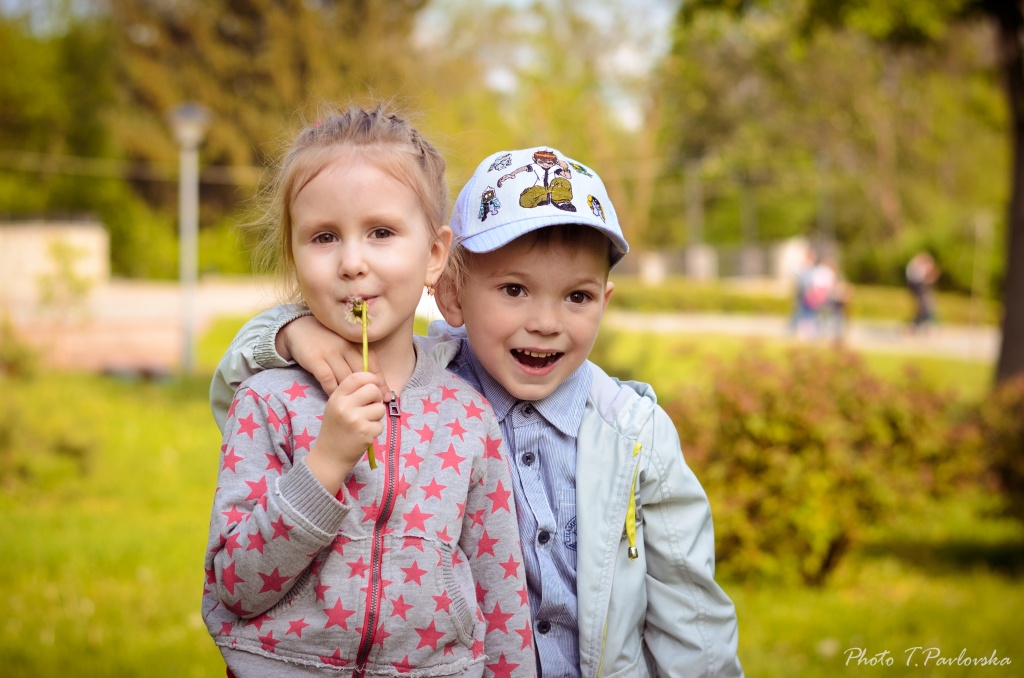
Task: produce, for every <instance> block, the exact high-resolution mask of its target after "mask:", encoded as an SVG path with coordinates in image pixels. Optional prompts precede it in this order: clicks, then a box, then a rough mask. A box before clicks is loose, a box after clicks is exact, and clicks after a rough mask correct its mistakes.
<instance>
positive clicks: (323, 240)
mask: <svg viewBox="0 0 1024 678" xmlns="http://www.w3.org/2000/svg"><path fill="white" fill-rule="evenodd" d="M335 240H337V238H336V237H335V236H334V234H333V233H317V234H316V235H315V236H314V237H313V242H315V243H319V244H321V245H325V244H327V243H329V242H334V241H335Z"/></svg>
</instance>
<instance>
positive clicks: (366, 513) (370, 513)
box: [359, 499, 379, 523]
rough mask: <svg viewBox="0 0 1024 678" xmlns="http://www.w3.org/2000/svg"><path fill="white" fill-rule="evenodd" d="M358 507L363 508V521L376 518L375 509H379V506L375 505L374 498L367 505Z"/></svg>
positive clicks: (371, 520)
mask: <svg viewBox="0 0 1024 678" xmlns="http://www.w3.org/2000/svg"><path fill="white" fill-rule="evenodd" d="M359 508H361V509H362V510H363V522H364V523H368V522H373V521H374V520H377V511H378V510H379V508H378V507H377V500H376V499H375V500H374V501H373V503H372V504H370V505H369V506H360V507H359Z"/></svg>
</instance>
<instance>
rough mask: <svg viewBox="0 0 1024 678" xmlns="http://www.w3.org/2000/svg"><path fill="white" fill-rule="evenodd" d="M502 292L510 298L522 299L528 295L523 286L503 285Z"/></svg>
mask: <svg viewBox="0 0 1024 678" xmlns="http://www.w3.org/2000/svg"><path fill="white" fill-rule="evenodd" d="M501 290H502V291H503V292H504V293H505V294H506V295H507V296H510V297H521V296H523V295H524V294H526V290H524V289H523V286H522V285H502V286H501Z"/></svg>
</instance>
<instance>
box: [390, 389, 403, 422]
mask: <svg viewBox="0 0 1024 678" xmlns="http://www.w3.org/2000/svg"><path fill="white" fill-rule="evenodd" d="M388 414H390V415H391V416H392V417H397V416H399V415H401V411H400V410H399V409H398V396H397V395H395V392H394V391H392V392H391V402H389V403H388Z"/></svg>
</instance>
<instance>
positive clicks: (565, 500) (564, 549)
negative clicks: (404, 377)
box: [449, 339, 591, 678]
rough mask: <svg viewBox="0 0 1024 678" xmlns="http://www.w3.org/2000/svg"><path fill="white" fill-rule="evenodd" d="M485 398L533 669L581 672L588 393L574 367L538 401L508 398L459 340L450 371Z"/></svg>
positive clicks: (551, 677) (585, 377) (561, 675)
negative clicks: (505, 489) (581, 453)
mask: <svg viewBox="0 0 1024 678" xmlns="http://www.w3.org/2000/svg"><path fill="white" fill-rule="evenodd" d="M449 369H451V370H452V371H453V372H455V373H456V374H457V375H459V376H460V377H462V378H463V379H465V380H466V381H468V382H469V383H470V384H471V385H472V386H473V387H474V388H476V389H477V390H478V391H479V392H480V393H482V394H483V396H484V397H485V398H487V400H489V401H490V403H491V407H492V408H493V409H494V414H495V415H496V416H497V418H498V421H499V422H500V423H501V432H502V435H503V436H504V438H505V445H506V447H507V448H508V452H509V457H510V458H509V463H510V464H511V467H512V480H513V492H514V494H515V501H516V510H517V512H518V516H519V535H520V538H521V539H522V546H523V560H524V566H525V568H526V582H527V590H528V593H529V599H530V613H531V615H532V617H533V629H534V634H533V638H534V646H535V647H536V650H537V659H538V668H539V669H540V673H541V675H542V676H544V678H577V677H579V676H580V675H581V673H580V658H579V621H578V611H577V606H576V434H577V431H578V430H579V427H580V421H581V420H582V419H583V410H584V407H585V406H586V402H587V394H588V393H589V392H590V381H591V374H590V369H589V368H588V367H587V365H586V364H583V365H582V366H580V368H579V369H578V370H576V371H575V372H574V373H573V374H572V375H571V376H570V377H569V378H568V379H566V380H565V381H564V382H562V383H561V384H560V385H559V386H558V388H556V389H555V390H554V391H553V392H552V393H551V395H549V396H548V397H546V398H544V399H543V400H538V401H531V402H528V401H522V400H516V399H515V398H514V397H512V396H511V395H510V394H509V392H508V391H506V390H505V388H504V387H503V386H502V385H501V384H499V383H498V382H497V381H495V380H494V378H493V377H491V375H489V374H488V373H487V371H486V370H485V369H484V368H483V366H482V365H481V364H480V362H479V361H478V360H477V358H476V356H475V355H474V354H473V352H472V350H471V349H470V347H469V342H468V341H466V340H465V339H463V340H462V349H461V350H460V352H459V355H458V356H457V357H456V359H455V360H454V361H453V362H452V364H451V365H450V366H449Z"/></svg>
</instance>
